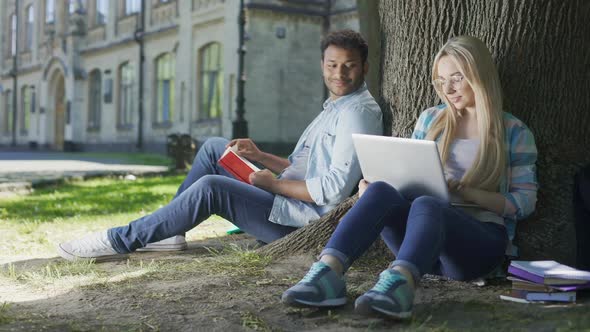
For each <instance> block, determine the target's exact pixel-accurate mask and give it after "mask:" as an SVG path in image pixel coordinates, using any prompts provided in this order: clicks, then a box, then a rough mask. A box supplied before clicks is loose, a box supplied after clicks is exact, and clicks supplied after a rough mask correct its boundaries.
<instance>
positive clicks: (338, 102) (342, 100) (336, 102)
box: [324, 82, 367, 109]
mask: <svg viewBox="0 0 590 332" xmlns="http://www.w3.org/2000/svg"><path fill="white" fill-rule="evenodd" d="M366 90H367V83H366V82H363V84H361V86H360V87H359V88H358V89H356V90H355V91H354V92H351V93H349V94H347V95H345V96H342V97H340V98H338V99H336V100H332V99H331V98H329V97H328V99H326V101H324V109H326V108H327V107H329V106H333V107H338V106H340V105H342V104H344V103H346V101H347V100H349V99H350V98H354V97H355V96H357V95H359V94H361V93H363V92H364V91H366Z"/></svg>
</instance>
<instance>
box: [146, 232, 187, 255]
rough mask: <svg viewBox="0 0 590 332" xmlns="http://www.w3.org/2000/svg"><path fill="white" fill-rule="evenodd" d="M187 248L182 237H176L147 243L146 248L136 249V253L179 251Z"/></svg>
mask: <svg viewBox="0 0 590 332" xmlns="http://www.w3.org/2000/svg"><path fill="white" fill-rule="evenodd" d="M186 247H187V244H186V239H185V238H184V235H176V236H173V237H169V238H167V239H164V240H161V241H158V242H152V243H148V244H147V246H145V247H143V248H139V249H137V251H180V250H185V249H186Z"/></svg>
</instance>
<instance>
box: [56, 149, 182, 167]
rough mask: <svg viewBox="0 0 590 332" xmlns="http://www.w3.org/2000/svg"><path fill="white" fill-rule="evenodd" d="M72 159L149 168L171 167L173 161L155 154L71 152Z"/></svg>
mask: <svg viewBox="0 0 590 332" xmlns="http://www.w3.org/2000/svg"><path fill="white" fill-rule="evenodd" d="M67 154H68V155H70V156H72V157H78V158H88V159H107V160H113V161H115V160H116V161H118V162H120V163H123V164H137V165H150V166H172V165H173V160H172V159H171V158H169V157H167V156H164V155H161V154H155V153H122V152H71V153H67Z"/></svg>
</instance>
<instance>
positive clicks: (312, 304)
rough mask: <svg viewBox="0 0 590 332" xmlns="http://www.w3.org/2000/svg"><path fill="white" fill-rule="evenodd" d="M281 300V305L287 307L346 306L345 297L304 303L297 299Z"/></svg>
mask: <svg viewBox="0 0 590 332" xmlns="http://www.w3.org/2000/svg"><path fill="white" fill-rule="evenodd" d="M281 300H282V301H283V303H285V304H288V305H292V306H298V305H300V306H301V305H302V306H310V307H338V306H342V305H345V304H346V298H345V297H342V298H337V299H330V300H324V301H321V302H311V301H304V300H298V299H293V298H288V299H281Z"/></svg>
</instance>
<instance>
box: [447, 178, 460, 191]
mask: <svg viewBox="0 0 590 332" xmlns="http://www.w3.org/2000/svg"><path fill="white" fill-rule="evenodd" d="M447 186H448V187H449V191H450V192H451V193H454V194H460V192H461V191H462V190H463V185H462V184H461V182H460V181H457V180H453V179H448V180H447Z"/></svg>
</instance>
